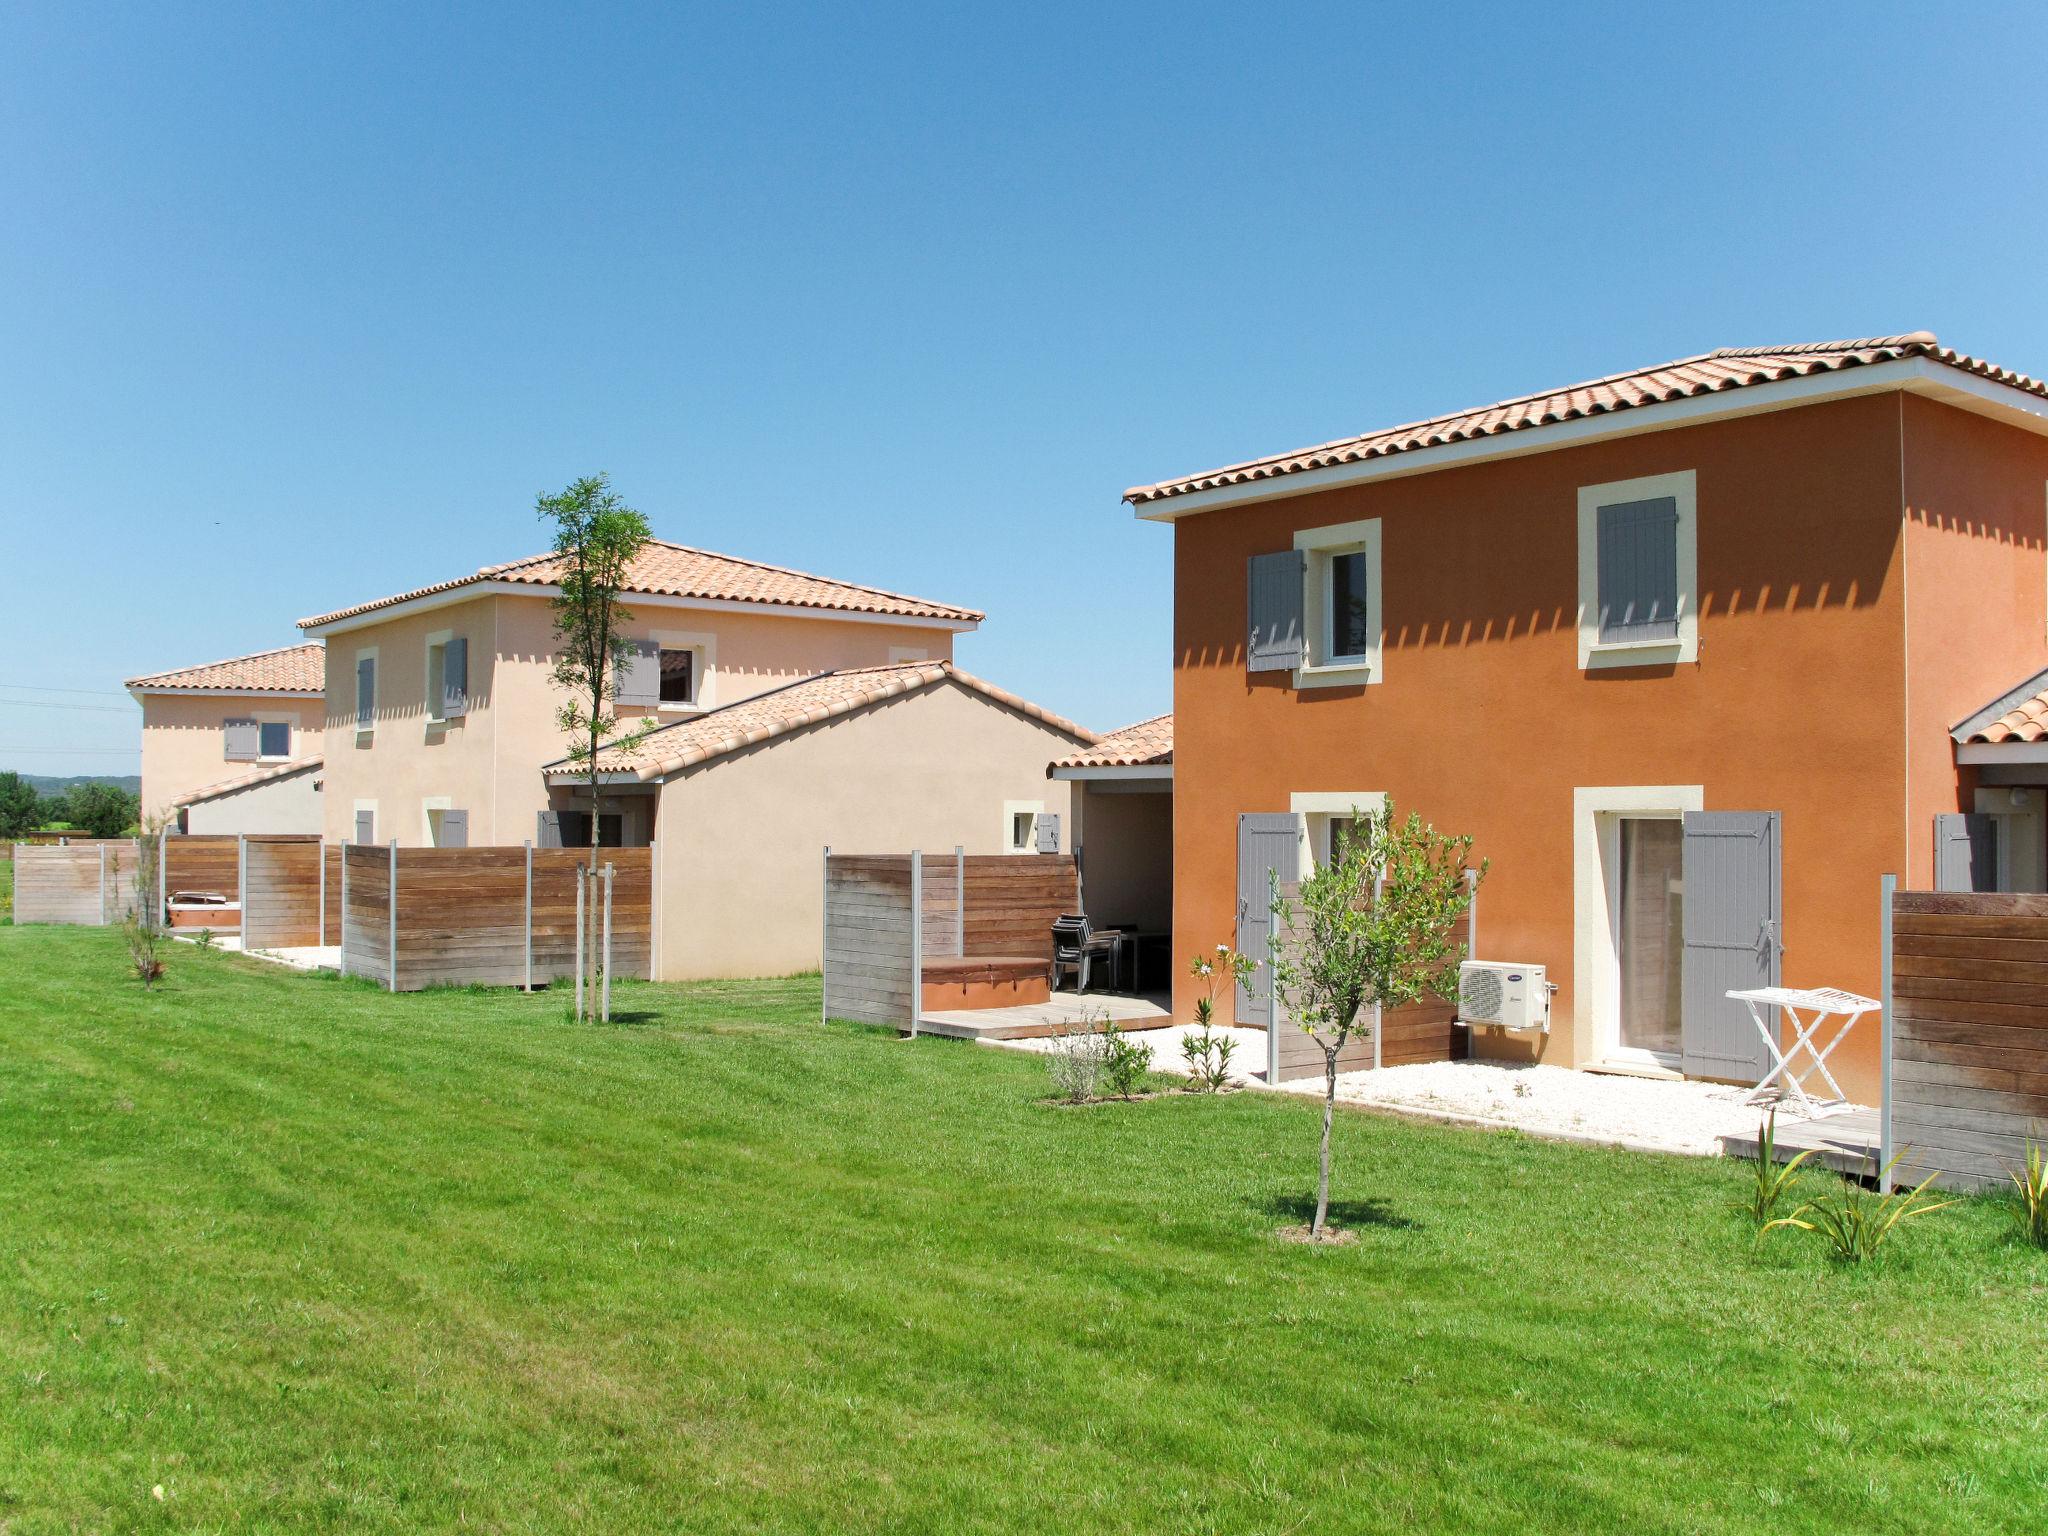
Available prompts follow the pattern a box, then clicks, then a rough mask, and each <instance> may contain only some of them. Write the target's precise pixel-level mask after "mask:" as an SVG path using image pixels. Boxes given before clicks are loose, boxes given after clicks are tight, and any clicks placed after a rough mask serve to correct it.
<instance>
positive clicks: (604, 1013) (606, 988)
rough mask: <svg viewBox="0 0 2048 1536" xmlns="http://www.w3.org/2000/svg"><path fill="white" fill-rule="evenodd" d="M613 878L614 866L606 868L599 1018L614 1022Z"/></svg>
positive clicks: (598, 982) (599, 983) (599, 984)
mask: <svg viewBox="0 0 2048 1536" xmlns="http://www.w3.org/2000/svg"><path fill="white" fill-rule="evenodd" d="M612 876H613V866H612V865H610V864H607V865H605V867H604V959H603V965H604V969H603V970H602V971H600V972H599V973H598V978H597V985H598V994H597V1016H598V1017H599V1018H600V1019H602V1020H604V1022H605V1023H607V1024H609V1023H611V1021H612Z"/></svg>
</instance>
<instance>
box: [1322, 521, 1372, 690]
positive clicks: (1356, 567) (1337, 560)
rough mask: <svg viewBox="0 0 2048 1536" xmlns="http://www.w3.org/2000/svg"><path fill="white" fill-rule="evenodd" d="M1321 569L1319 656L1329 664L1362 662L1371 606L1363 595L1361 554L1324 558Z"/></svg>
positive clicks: (1369, 636) (1369, 640) (1368, 638)
mask: <svg viewBox="0 0 2048 1536" xmlns="http://www.w3.org/2000/svg"><path fill="white" fill-rule="evenodd" d="M1322 568H1323V594H1322V595H1323V655H1322V659H1323V660H1324V661H1327V662H1330V663H1333V664H1334V663H1339V662H1347V661H1348V662H1363V661H1364V660H1365V656H1366V652H1367V651H1368V650H1369V649H1370V648H1371V646H1372V607H1371V602H1370V598H1369V595H1368V593H1367V585H1366V573H1365V551H1364V550H1363V549H1347V550H1343V551H1340V552H1338V553H1335V554H1330V555H1325V556H1324V557H1323V559H1322Z"/></svg>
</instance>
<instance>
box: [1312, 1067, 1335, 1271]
mask: <svg viewBox="0 0 2048 1536" xmlns="http://www.w3.org/2000/svg"><path fill="white" fill-rule="evenodd" d="M1341 1049H1342V1047H1341V1046H1336V1047H1332V1046H1327V1045H1326V1046H1324V1047H1323V1154H1322V1161H1321V1162H1320V1164H1319V1165H1318V1167H1317V1169H1316V1219H1315V1222H1314V1224H1313V1225H1312V1226H1310V1228H1309V1229H1308V1233H1309V1236H1310V1237H1315V1238H1320V1237H1321V1236H1322V1235H1323V1228H1324V1226H1326V1225H1327V1224H1328V1222H1329V1219H1330V1117H1331V1116H1332V1115H1333V1114H1334V1113H1335V1112H1336V1108H1337V1052H1338V1050H1341Z"/></svg>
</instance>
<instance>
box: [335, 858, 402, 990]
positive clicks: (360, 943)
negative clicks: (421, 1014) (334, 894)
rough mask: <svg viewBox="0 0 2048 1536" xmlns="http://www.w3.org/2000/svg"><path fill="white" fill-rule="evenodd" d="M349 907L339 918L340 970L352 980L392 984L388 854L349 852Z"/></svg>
mask: <svg viewBox="0 0 2048 1536" xmlns="http://www.w3.org/2000/svg"><path fill="white" fill-rule="evenodd" d="M347 857H348V903H347V908H346V910H345V911H344V912H343V913H342V915H341V968H342V969H343V970H344V971H346V972H347V973H348V974H349V975H351V976H367V977H369V978H370V980H372V981H381V982H383V983H385V984H386V985H389V984H390V981H391V850H390V849H388V848H377V847H372V846H369V845H366V844H356V845H355V846H353V847H351V848H350V849H349V850H348V855H347Z"/></svg>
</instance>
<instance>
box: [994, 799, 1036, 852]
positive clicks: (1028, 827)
mask: <svg viewBox="0 0 2048 1536" xmlns="http://www.w3.org/2000/svg"><path fill="white" fill-rule="evenodd" d="M1044 814H1045V802H1044V801H1043V800H1005V801H1004V802H1003V852H1005V853H1035V852H1037V851H1038V818H1039V817H1040V816H1042V815H1044Z"/></svg>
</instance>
